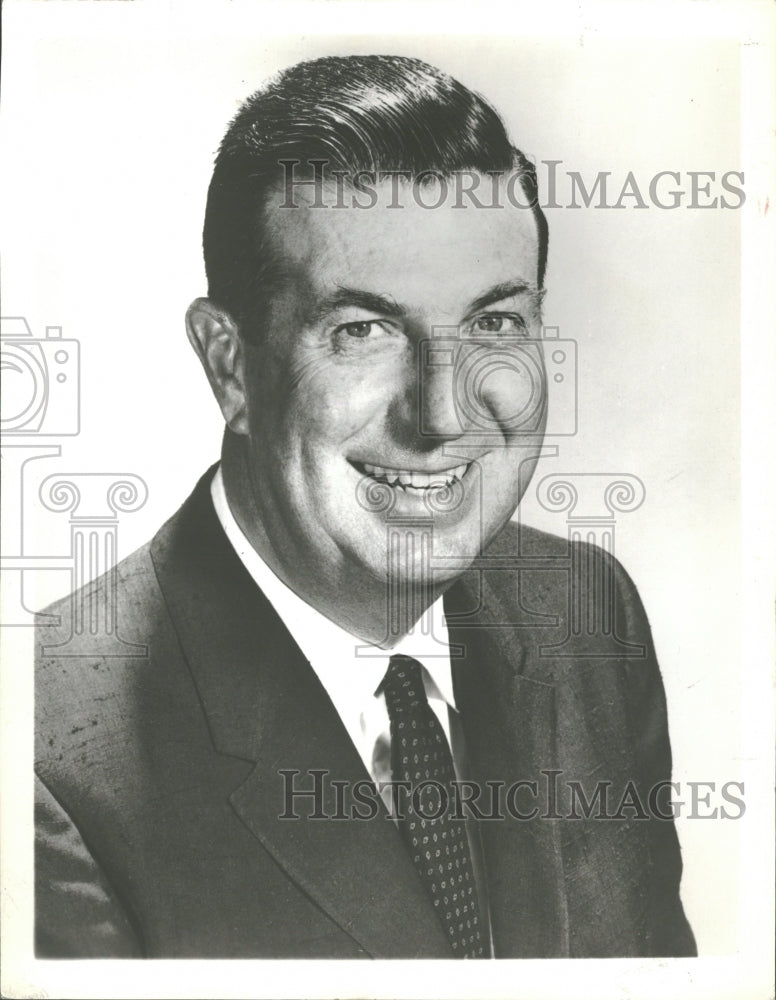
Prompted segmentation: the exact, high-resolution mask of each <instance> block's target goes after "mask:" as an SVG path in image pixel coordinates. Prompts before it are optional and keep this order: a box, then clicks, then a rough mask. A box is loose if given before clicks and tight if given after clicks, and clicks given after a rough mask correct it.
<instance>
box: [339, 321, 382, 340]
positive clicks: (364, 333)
mask: <svg viewBox="0 0 776 1000" xmlns="http://www.w3.org/2000/svg"><path fill="white" fill-rule="evenodd" d="M376 326H377V323H375V322H374V321H372V320H367V321H362V322H360V323H344V324H343V325H342V326H341V327H339V328H338V330H337V332H338V333H344V334H345V336H347V337H353V338H354V339H356V340H363V339H364V338H365V337H368V336H369V334H370V333H371V332H372V329H373V327H376Z"/></svg>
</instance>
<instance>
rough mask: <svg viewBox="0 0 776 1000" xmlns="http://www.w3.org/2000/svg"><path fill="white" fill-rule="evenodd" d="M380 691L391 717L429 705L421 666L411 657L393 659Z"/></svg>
mask: <svg viewBox="0 0 776 1000" xmlns="http://www.w3.org/2000/svg"><path fill="white" fill-rule="evenodd" d="M380 690H381V691H382V692H383V693H384V694H385V702H386V705H387V707H388V713H389V715H391V716H393V715H394V713H404V712H407V711H410V710H412V709H417V708H419V707H420V706H421V705H423V704H428V698H427V697H426V689H425V687H424V685H423V674H422V671H421V666H420V664H419V663H418V661H417V660H414V659H413V658H412V657H411V656H404V655H396V656H392V657H391V659H390V660H389V662H388V669H387V670H386V671H385V677H384V678H383V681H382V684H381V685H380Z"/></svg>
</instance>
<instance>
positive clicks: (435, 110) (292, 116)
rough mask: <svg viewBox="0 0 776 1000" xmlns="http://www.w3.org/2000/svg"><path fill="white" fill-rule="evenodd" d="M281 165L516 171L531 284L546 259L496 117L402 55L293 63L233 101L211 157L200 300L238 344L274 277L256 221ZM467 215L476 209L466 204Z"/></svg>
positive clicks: (524, 177) (527, 172) (276, 269)
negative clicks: (224, 317) (528, 232)
mask: <svg viewBox="0 0 776 1000" xmlns="http://www.w3.org/2000/svg"><path fill="white" fill-rule="evenodd" d="M283 161H286V162H287V161H297V162H298V163H299V164H300V165H301V166H300V168H299V169H300V173H301V171H302V170H303V169H304V166H305V165H306V164H311V163H313V162H314V161H325V162H326V165H327V166H326V170H327V172H328V171H331V172H333V171H345V172H346V173H347V174H348V175H349V176H354V175H358V174H359V173H366V174H368V175H372V176H373V177H374V178H375V180H379V179H380V175H381V174H390V173H396V172H399V171H402V172H407V173H409V174H410V175H411V177H416V176H418V175H420V174H424V176H428V174H429V173H432V174H436V175H438V176H441V177H445V178H450V177H452V176H453V175H454V174H455V173H456V172H458V171H462V172H463V171H477V172H479V173H483V174H485V173H501V172H503V173H507V172H509V171H516V172H518V173H519V182H520V185H521V187H522V190H523V193H524V195H525V197H526V204H527V205H530V206H531V211H532V212H533V215H534V218H535V220H536V224H537V229H538V241H539V261H538V274H537V284H538V286H539V287H541V286H542V284H543V281H544V271H545V267H546V260H547V242H548V235H547V222H546V220H545V217H544V214H543V212H542V210H541V208H540V207H539V204H538V193H537V183H536V171H535V168H534V166H533V164H532V163H531V162H530V161H529V160H527V159H526V157H525V156H524V155H523V154H522V153H521V152H520V151H519V150H518V149H516V148H515V147H514V146H512V145H511V143H510V141H509V138H508V136H507V133H506V130H505V128H504V124H503V122H502V121H501V118H500V117H499V115H498V114H497V113H496V111H495V110H494V109H493V108H492V107H491V106H490V105H489V104H488V103H487V102H486V101H485V100H483V98H481V97H480V96H479V95H477V94H475V93H473V92H472V91H471V90H469V89H467V88H466V87H464V86H463V85H462V84H460V83H459V82H458V81H457V80H455V79H453V77H451V76H448V75H447V74H446V73H442V72H441V71H440V70H438V69H435V68H434V67H433V66H430V65H428V64H427V63H424V62H422V61H421V60H419V59H410V58H407V57H404V56H379V55H372V56H336V57H334V56H332V57H326V58H322V59H315V60H312V61H309V62H302V63H298V64H297V65H296V66H292V67H291V68H290V69H287V70H285V71H284V72H282V73H280V74H279V75H278V76H277V77H275V78H274V79H273V80H272V81H271V82H270V83H269V84H268V85H267V86H266V87H264V88H262V89H261V90H259V91H257V92H256V93H255V94H253V95H252V96H251V97H249V98H248V100H246V101H245V103H244V104H243V105H242V107H241V108H240V110H239V111H238V113H237V115H236V116H235V117H234V119H233V120H232V122H231V123H230V125H229V128H228V130H227V132H226V135H225V136H224V139H223V141H222V143H221V146H220V148H219V151H218V155H217V157H216V162H215V169H214V171H213V177H212V179H211V182H210V188H209V191H208V199H207V209H206V212H205V227H204V233H203V249H204V256H205V269H206V272H207V279H208V296H209V298H210V299H211V300H212V301H213V302H214V303H215V304H216V305H217V306H219V307H221V308H222V309H225V310H226V311H227V312H229V313H230V315H231V316H232V317H233V319H234V320H235V321H236V322H237V323H238V325H239V328H240V332H241V334H242V336H243V337H245V339H247V340H254V341H255V340H257V339H259V338H260V332H261V325H262V321H263V319H264V317H265V316H266V312H267V309H268V307H269V305H270V302H271V300H272V296H273V294H275V292H276V291H277V289H278V287H279V285H280V282H281V281H282V275H283V261H282V260H280V259H279V257H278V253H277V251H276V250H275V249H274V248H273V246H272V245H271V240H270V238H269V236H268V234H267V232H266V228H265V225H264V210H265V206H266V203H267V199H268V197H269V195H270V194H271V193H272V192H273V191H274V190H277V189H279V188H280V185H281V183H282V179H283V177H284V173H283ZM466 207H467V208H472V207H474V206H471V205H469V206H466Z"/></svg>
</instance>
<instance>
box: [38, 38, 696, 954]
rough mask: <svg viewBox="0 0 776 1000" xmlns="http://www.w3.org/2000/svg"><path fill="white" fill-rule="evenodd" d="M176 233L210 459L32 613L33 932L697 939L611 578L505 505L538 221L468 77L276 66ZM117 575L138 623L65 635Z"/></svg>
mask: <svg viewBox="0 0 776 1000" xmlns="http://www.w3.org/2000/svg"><path fill="white" fill-rule="evenodd" d="M204 252H205V262H206V268H207V275H208V285H209V288H208V297H207V298H206V299H197V300H196V301H195V302H194V303H193V304H192V306H191V307H190V309H189V312H188V315H187V328H188V334H189V339H190V341H191V343H192V345H193V347H194V349H195V350H196V351H197V353H198V355H199V358H200V360H201V362H202V364H203V367H204V369H205V372H206V374H207V377H208V379H209V381H210V385H211V387H212V389H213V392H214V394H215V397H216V399H217V401H218V403H219V406H220V408H221V411H222V414H223V417H224V421H225V425H226V427H225V433H224V441H223V450H222V456H221V462H220V465H219V466H218V467H217V468H215V469H211V470H209V471H208V472H207V473H206V474H205V476H204V477H203V478H202V480H201V481H200V483H199V484H198V485H197V487H196V489H195V490H194V493H193V494H192V496H191V497H190V498H189V500H188V501H187V502H186V503H185V504H184V506H183V507H182V508H181V510H180V511H179V512H178V513H177V514H176V515H175V516H174V517H173V518H172V519H171V520H170V521H169V522H168V523H167V524H166V525H164V527H163V528H162V529H161V530H160V531H159V533H158V534H157V535H156V537H155V538H154V539H153V540H152V542H151V543H150V544H149V545H147V546H145V547H144V548H142V549H140V550H139V551H138V552H136V553H135V554H134V555H132V556H130V557H129V558H128V559H126V560H125V561H124V562H122V563H121V564H120V565H119V567H118V568H117V571H116V573H115V575H111V574H109V575H108V576H107V577H106V578H104V579H102V580H99V581H96V582H95V583H94V584H92V585H90V587H88V588H86V591H85V592H82V593H79V594H76V595H74V597H73V598H71V599H69V600H68V601H65V602H62V603H61V604H60V605H58V606H57V607H56V608H55V609H54V611H55V613H56V614H57V615H59V616H60V619H61V622H62V626H61V634H54V633H55V630H54V629H52V628H48V629H46V630H45V631H44V632H42V633H41V636H40V645H41V647H42V655H41V658H40V664H39V669H38V675H37V677H38V679H37V689H36V690H37V719H38V751H37V768H36V770H37V775H38V779H39V788H38V791H39V799H38V803H37V829H38V850H37V875H36V885H37V911H36V932H37V947H38V954H39V955H41V956H51V957H57V956H74V957H90V956H95V957H96V956H148V957H339V958H355V957H380V958H385V957H429V958H430V957H436V958H451V957H456V956H458V957H472V958H475V957H488V956H494V957H552V956H609V955H614V956H627V955H634V956H635V955H645V956H647V955H689V954H693V953H694V942H693V937H692V932H691V931H690V928H689V926H688V925H687V922H686V920H685V917H684V914H683V912H682V907H681V903H680V900H679V894H678V893H679V880H680V874H681V860H680V854H679V848H678V844H677V840H676V834H675V830H674V826H673V823H672V821H671V818H670V813H669V812H666V809H665V796H663V797H662V798H661V797H660V794H659V793H660V792H661V791H662V792H664V791H665V787H666V784H667V782H668V780H669V779H670V750H669V744H668V734H667V726H666V714H665V703H664V696H663V689H662V684H661V680H660V675H659V671H658V668H657V664H656V661H655V658H654V651H653V646H652V641H651V637H650V634H649V627H648V624H647V620H646V617H645V614H644V611H643V609H642V607H641V605H640V602H639V599H638V596H637V594H636V591H635V589H634V587H633V585H632V584H631V583H630V581H629V580H628V578H627V576H626V575H625V573H624V572H623V571H622V570H621V569H620V568H619V567H618V566H616V565H615V564H614V563H613V561H612V560H611V559H610V557H608V556H605V555H604V554H603V553H602V552H600V551H598V550H596V549H593V548H592V547H589V546H578V547H575V548H574V550H573V551H572V550H571V549H570V547H569V546H568V545H567V543H566V542H565V541H563V540H561V539H556V538H552V537H550V536H547V535H544V534H542V533H540V532H537V531H534V530H531V529H528V528H525V527H520V528H518V527H517V526H516V525H513V524H511V523H510V518H511V517H512V515H513V513H514V511H515V509H516V507H517V504H518V502H519V500H520V497H521V496H522V494H523V492H524V490H525V488H526V486H527V484H528V481H529V480H530V477H531V474H532V473H533V470H534V467H535V464H536V461H537V458H538V455H539V451H540V448H541V442H542V436H543V431H544V426H545V419H546V377H545V372H544V365H543V361H542V355H541V349H540V345H539V343H538V340H539V338H540V330H541V299H542V289H543V281H544V271H545V264H546V254H547V229H546V223H545V220H544V217H543V215H542V213H541V210H540V209H539V208H538V204H537V198H536V181H535V175H534V173H533V171H532V169H531V166H530V164H529V163H528V162H527V161H526V159H525V158H524V157H523V156H522V154H520V153H519V152H518V151H517V150H516V149H514V148H513V147H512V146H511V144H510V142H509V140H508V138H507V136H506V134H505V131H504V128H503V125H502V123H501V121H500V119H499V118H498V116H497V115H496V113H495V112H494V111H493V110H492V109H491V108H490V107H489V106H488V105H487V104H486V103H485V102H484V101H483V100H482V99H481V98H479V97H477V96H476V95H474V94H472V93H471V92H469V91H468V90H466V89H465V88H464V87H462V86H461V85H460V84H459V83H457V82H456V81H454V80H452V79H450V78H449V77H447V76H445V75H444V74H442V73H440V72H438V71H436V70H434V69H433V68H432V67H429V66H427V65H425V64H423V63H421V62H419V61H416V60H412V59H405V58H398V57H377V56H373V57H349V58H331V59H322V60H318V61H315V62H311V63H304V64H301V65H299V66H296V67H294V68H292V69H291V70H289V71H287V72H286V73H285V74H283V75H281V76H280V77H279V78H278V79H277V80H275V81H274V82H273V83H272V84H270V86H268V87H267V88H265V89H264V90H263V91H260V92H259V93H258V94H256V95H254V97H252V98H251V99H250V100H249V101H248V102H246V104H245V105H244V106H243V108H242V109H241V110H240V112H239V113H238V115H237V117H236V118H235V120H234V121H233V122H232V124H231V126H230V128H229V130H228V132H227V134H226V137H225V139H224V141H223V143H222V146H221V149H220V151H219V155H218V158H217V162H216V167H215V171H214V174H213V179H212V182H211V186H210V191H209V195H208V205H207V213H206V220H205V230H204ZM597 585H600V586H601V587H602V588H603V589H602V590H601V591H600V599H601V602H602V606H603V613H604V616H605V617H606V616H608V619H607V620H608V621H609V625H608V626H607V628H608V632H609V633H610V634H616V636H617V639H618V642H619V648H620V650H621V654H620V655H618V656H615V657H612V656H611V655H606V654H603V653H602V652H601V649H600V647H599V645H597V640H598V638H600V637H599V636H598V634H597V632H596V629H594V628H587V629H586V630H582V629H579V628H576V627H575V626H574V624H573V622H574V621H575V620H576V619H575V615H578V613H579V612H578V609H579V606H580V604H579V602H580V599H581V598H580V595H582V594H585V593H587V592H588V591H589V590H590V588H594V587H595V586H597ZM111 588H115V592H116V594H117V600H118V605H117V615H118V621H119V625H120V629H121V632H122V636H123V637H124V639H125V640H127V641H130V642H135V643H140V644H142V645H144V646H145V647H147V656H146V657H137V656H128V657H127V658H126V659H122V658H116V657H101V656H99V655H97V654H91V655H90V654H89V652H88V648H87V649H86V650H85V651H84V655H83V656H79V657H75V658H73V657H68V658H64V657H62V656H58V655H57V645H58V644H59V643H62V642H64V641H66V640H67V638H68V637H69V634H70V626H71V622H72V615H73V607H74V606H75V605H76V604H78V605H79V606H80V607H83V605H84V602H87V603H88V601H91V600H101V599H102V598H103V596H104V594H105V592H106V590H110V589H111ZM645 804H647V805H648V808H647V807H646V806H645Z"/></svg>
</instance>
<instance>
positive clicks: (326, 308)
mask: <svg viewBox="0 0 776 1000" xmlns="http://www.w3.org/2000/svg"><path fill="white" fill-rule="evenodd" d="M347 306H351V307H355V308H357V309H364V310H366V311H367V312H373V313H379V314H380V315H382V316H395V317H400V316H404V315H406V309H405V308H404V307H403V306H401V305H400V304H399V303H398V302H396V300H395V299H392V298H389V297H388V296H386V295H378V294H376V293H375V292H365V291H362V290H361V289H359V288H348V287H347V286H345V285H341V286H340V287H339V288H338V289H337V291H336V292H333V293H332V294H331V295H327V296H326V298H325V299H321V301H320V302H318V303H317V304H316V306H315V318H316V319H321V318H322V317H324V316H326V315H328V314H329V313H332V312H334V311H335V310H336V309H344V308H346V307H347Z"/></svg>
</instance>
